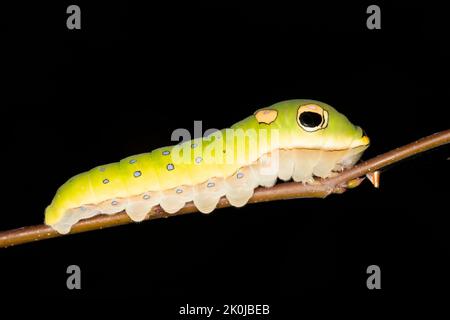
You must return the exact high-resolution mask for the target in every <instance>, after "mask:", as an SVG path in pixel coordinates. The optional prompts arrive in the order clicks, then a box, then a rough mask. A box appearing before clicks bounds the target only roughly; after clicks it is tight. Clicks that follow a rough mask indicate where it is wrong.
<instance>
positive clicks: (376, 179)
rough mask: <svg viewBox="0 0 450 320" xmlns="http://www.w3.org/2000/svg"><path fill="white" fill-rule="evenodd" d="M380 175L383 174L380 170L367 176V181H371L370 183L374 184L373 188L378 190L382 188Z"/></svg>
mask: <svg viewBox="0 0 450 320" xmlns="http://www.w3.org/2000/svg"><path fill="white" fill-rule="evenodd" d="M380 174H381V172H380V171H379V170H377V171H374V172H369V173H368V174H366V177H367V179H369V181H370V182H372V184H373V186H374V187H375V188H377V189H378V188H379V187H380Z"/></svg>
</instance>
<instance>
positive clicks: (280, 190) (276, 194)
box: [0, 129, 450, 248]
mask: <svg viewBox="0 0 450 320" xmlns="http://www.w3.org/2000/svg"><path fill="white" fill-rule="evenodd" d="M449 142H450V129H449V130H445V131H441V132H439V133H435V134H433V135H430V136H428V137H425V138H422V139H419V140H417V141H415V142H412V143H410V144H407V145H405V146H403V147H400V148H397V149H394V150H392V151H389V152H386V153H384V154H381V155H379V156H376V157H374V158H372V159H370V160H368V161H365V162H362V163H360V164H358V165H356V166H355V167H353V168H351V169H350V170H347V171H344V172H342V173H341V174H339V175H337V176H335V177H333V178H329V179H324V180H321V181H320V182H319V183H317V184H311V185H310V184H301V183H295V182H286V183H280V184H277V185H275V186H274V187H272V188H257V189H256V190H255V193H254V195H253V197H252V198H251V199H250V201H249V203H256V202H266V201H274V200H281V199H295V198H325V197H326V196H328V195H329V194H331V193H342V192H343V191H345V189H346V187H347V184H348V183H349V181H354V180H355V179H358V178H361V177H364V176H365V175H366V174H368V173H372V172H375V171H376V170H379V169H381V168H383V167H386V166H388V165H390V164H392V163H394V162H398V161H400V160H403V159H405V158H408V157H411V156H413V155H416V154H418V153H421V152H424V151H426V150H430V149H433V148H436V147H438V146H442V145H444V144H447V143H449ZM229 206H230V204H229V202H228V201H227V200H226V198H225V197H223V198H222V199H220V201H219V204H218V206H217V207H218V208H224V207H229ZM192 212H197V209H196V208H195V206H194V205H193V203H192V202H190V203H187V204H186V206H185V207H184V208H183V209H181V210H180V211H179V212H177V213H175V214H168V213H166V212H164V211H163V210H162V209H161V207H159V206H157V207H155V208H153V209H152V211H151V212H150V213H149V214H148V215H147V218H146V220H153V219H158V218H166V217H169V216H176V215H182V214H187V213H192ZM131 222H132V221H131V220H130V219H129V218H128V216H127V214H126V213H125V212H121V213H118V214H115V215H111V216H109V215H99V216H96V217H93V218H91V219H86V220H82V221H80V222H78V223H77V224H75V225H74V226H73V227H72V230H71V232H70V233H71V234H73V233H80V232H85V231H90V230H96V229H103V228H109V227H112V226H118V225H122V224H127V223H131ZM58 236H61V235H60V234H59V233H57V232H56V231H54V230H53V229H52V228H50V227H49V226H46V225H37V226H29V227H22V228H19V229H14V230H8V231H3V232H0V248H2V247H3V248H6V247H8V246H13V245H17V244H22V243H27V242H32V241H38V240H43V239H49V238H54V237H58Z"/></svg>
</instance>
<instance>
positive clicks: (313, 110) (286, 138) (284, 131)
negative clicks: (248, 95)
mask: <svg viewBox="0 0 450 320" xmlns="http://www.w3.org/2000/svg"><path fill="white" fill-rule="evenodd" d="M254 116H255V118H256V120H257V121H258V122H259V124H260V125H261V126H269V127H270V128H272V129H278V130H279V134H280V137H281V138H282V139H281V141H282V142H281V143H282V145H281V147H282V148H305V149H323V150H344V149H353V148H362V149H366V148H367V147H368V146H369V143H370V140H369V138H368V137H367V136H366V135H365V133H364V131H363V130H362V129H361V128H360V127H359V126H355V125H353V124H352V123H351V122H350V121H349V120H348V119H347V117H346V116H344V115H343V114H341V113H339V112H338V111H337V110H336V109H334V108H333V107H331V106H330V105H328V104H326V103H323V102H320V101H315V100H288V101H283V102H279V103H276V104H274V105H272V106H270V107H267V108H263V109H259V110H258V111H256V112H255V114H254Z"/></svg>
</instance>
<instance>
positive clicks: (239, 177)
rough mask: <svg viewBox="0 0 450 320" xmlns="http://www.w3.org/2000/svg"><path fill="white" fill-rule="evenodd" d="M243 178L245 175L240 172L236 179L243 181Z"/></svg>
mask: <svg viewBox="0 0 450 320" xmlns="http://www.w3.org/2000/svg"><path fill="white" fill-rule="evenodd" d="M243 176H244V174H243V173H242V172H239V173H238V174H237V175H236V178H238V179H241V178H242V177H243Z"/></svg>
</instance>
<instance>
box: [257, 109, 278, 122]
mask: <svg viewBox="0 0 450 320" xmlns="http://www.w3.org/2000/svg"><path fill="white" fill-rule="evenodd" d="M254 115H255V118H256V120H257V121H258V122H259V123H265V124H271V123H272V122H274V121H275V119H276V118H277V116H278V111H277V110H273V109H260V110H257V111H256V112H255V114H254Z"/></svg>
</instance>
